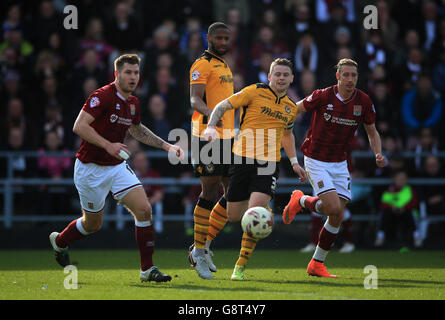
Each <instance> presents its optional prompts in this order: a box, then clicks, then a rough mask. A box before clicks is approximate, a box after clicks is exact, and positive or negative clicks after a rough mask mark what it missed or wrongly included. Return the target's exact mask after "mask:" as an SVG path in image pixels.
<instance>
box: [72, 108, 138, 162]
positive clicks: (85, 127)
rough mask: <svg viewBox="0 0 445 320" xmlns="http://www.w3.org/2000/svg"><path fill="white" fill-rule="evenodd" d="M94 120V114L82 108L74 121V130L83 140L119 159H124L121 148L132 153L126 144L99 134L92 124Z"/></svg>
mask: <svg viewBox="0 0 445 320" xmlns="http://www.w3.org/2000/svg"><path fill="white" fill-rule="evenodd" d="M93 121H94V117H93V116H92V115H90V114H89V113H88V112H85V111H83V110H81V111H80V112H79V115H78V116H77V119H76V121H75V122H74V126H73V132H74V133H75V134H77V135H78V136H79V137H81V138H82V139H83V140H85V141H87V142H89V143H91V144H94V145H95V146H98V147H100V148H103V149H105V150H106V151H107V152H108V153H109V154H111V155H112V156H113V157H115V158H117V159H119V160H121V159H122V158H121V157H120V156H119V152H120V151H121V150H124V151H125V152H126V153H130V152H129V151H128V150H127V146H126V145H125V144H123V143H119V142H114V143H112V142H110V141H108V140H107V139H105V138H104V137H102V136H101V135H100V134H98V133H97V131H96V130H94V128H93V127H92V126H91V125H90V124H91V123H92V122H93Z"/></svg>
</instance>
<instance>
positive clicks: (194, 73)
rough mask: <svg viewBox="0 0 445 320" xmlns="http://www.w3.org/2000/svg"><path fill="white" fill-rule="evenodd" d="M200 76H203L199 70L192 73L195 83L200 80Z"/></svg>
mask: <svg viewBox="0 0 445 320" xmlns="http://www.w3.org/2000/svg"><path fill="white" fill-rule="evenodd" d="M200 75H201V74H200V73H199V71H198V70H195V71H193V72H192V79H193V80H194V81H196V80H198V79H199V76H200Z"/></svg>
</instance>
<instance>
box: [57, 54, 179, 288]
mask: <svg viewBox="0 0 445 320" xmlns="http://www.w3.org/2000/svg"><path fill="white" fill-rule="evenodd" d="M139 64H140V58H139V57H138V56H137V55H135V54H124V55H122V56H120V57H118V58H117V59H116V60H115V62H114V66H115V71H114V73H115V81H114V82H112V83H110V84H108V85H106V86H104V87H102V88H99V89H97V90H96V91H94V92H93V93H92V94H91V95H90V96H89V98H88V99H87V100H86V102H85V104H84V105H83V107H82V110H81V111H80V113H79V115H78V117H77V119H76V121H75V123H74V127H73V132H74V133H76V134H77V135H79V136H80V137H81V138H82V143H81V145H80V148H79V150H78V152H77V154H76V158H77V159H76V163H75V166H74V184H75V185H76V188H77V191H78V193H79V197H80V203H81V207H82V213H83V216H82V217H81V218H78V219H76V220H74V221H72V222H71V223H70V224H69V225H68V226H67V227H66V228H65V229H64V230H63V231H62V232H61V233H58V232H53V233H51V235H50V236H49V239H50V243H51V245H52V247H53V249H54V252H55V256H56V260H57V262H58V263H59V264H60V265H61V266H63V267H65V266H66V265H68V264H70V259H69V255H68V246H69V245H71V244H72V243H74V242H75V241H78V240H80V239H83V238H85V237H86V236H88V235H90V234H92V233H93V232H96V231H98V230H99V229H100V228H101V226H102V221H103V213H104V206H105V198H106V197H107V195H108V193H109V192H111V193H112V195H113V197H114V199H115V200H117V201H118V202H119V203H122V204H123V205H124V206H125V207H126V208H127V209H128V211H130V213H131V214H132V215H133V216H134V219H135V237H136V243H137V245H138V247H139V254H140V262H141V267H140V276H139V278H140V280H141V281H156V282H165V281H170V280H171V277H170V276H168V275H165V274H163V273H162V272H160V271H159V269H158V268H157V267H156V266H154V264H153V252H154V243H155V242H154V240H155V239H154V237H155V230H154V228H153V220H152V208H151V206H150V203H149V202H148V199H147V196H146V193H145V191H144V188H143V186H142V184H141V182H140V181H139V179H138V178H137V177H136V175H135V174H134V172H133V171H132V170H131V169H130V167H129V166H128V164H127V163H126V162H125V159H127V158H128V156H129V151H128V150H127V146H126V145H124V144H123V141H124V138H125V136H126V134H127V132H129V133H130V134H131V135H132V136H133V137H134V138H136V139H137V140H138V141H140V142H142V143H145V144H147V145H149V146H153V147H157V148H160V149H163V150H165V151H168V152H171V153H173V154H175V155H176V156H177V157H178V158H180V159H182V158H183V157H184V152H183V150H182V149H181V148H180V147H178V146H175V145H171V144H169V143H167V142H165V141H164V140H162V139H161V138H159V137H158V136H156V135H155V134H153V132H152V131H150V130H149V129H148V128H147V127H145V126H144V125H143V124H142V123H141V120H140V106H139V100H138V99H137V98H136V97H135V96H133V95H132V94H131V93H132V92H133V91H134V90H135V89H136V86H137V84H138V82H139Z"/></svg>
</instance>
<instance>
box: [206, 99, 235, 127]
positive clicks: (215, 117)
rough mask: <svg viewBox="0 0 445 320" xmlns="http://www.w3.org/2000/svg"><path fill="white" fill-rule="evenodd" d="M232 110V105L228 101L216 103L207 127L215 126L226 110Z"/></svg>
mask: <svg viewBox="0 0 445 320" xmlns="http://www.w3.org/2000/svg"><path fill="white" fill-rule="evenodd" d="M230 109H233V106H232V104H231V103H230V102H229V100H227V99H226V100H223V101H221V102H220V103H218V104H217V105H216V107H215V109H213V111H212V114H211V115H210V120H209V124H208V125H209V126H214V127H215V126H216V124H217V123H218V121H219V120H221V118H222V116H223V115H224V113H225V112H226V111H227V110H230Z"/></svg>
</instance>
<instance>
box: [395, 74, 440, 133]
mask: <svg viewBox="0 0 445 320" xmlns="http://www.w3.org/2000/svg"><path fill="white" fill-rule="evenodd" d="M400 110H401V114H402V119H403V123H404V125H405V126H406V133H407V136H408V137H409V136H413V135H414V134H415V131H417V130H418V129H419V128H421V127H428V128H431V129H433V131H435V130H439V126H440V121H441V118H442V114H443V100H442V97H441V95H440V93H439V92H438V91H436V90H435V89H434V88H433V85H432V81H431V78H430V76H429V75H428V74H425V73H423V74H421V75H420V76H419V79H418V81H417V85H416V86H415V87H414V88H412V89H411V90H409V91H408V92H407V93H405V95H404V96H403V97H402V104H401V109H400Z"/></svg>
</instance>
